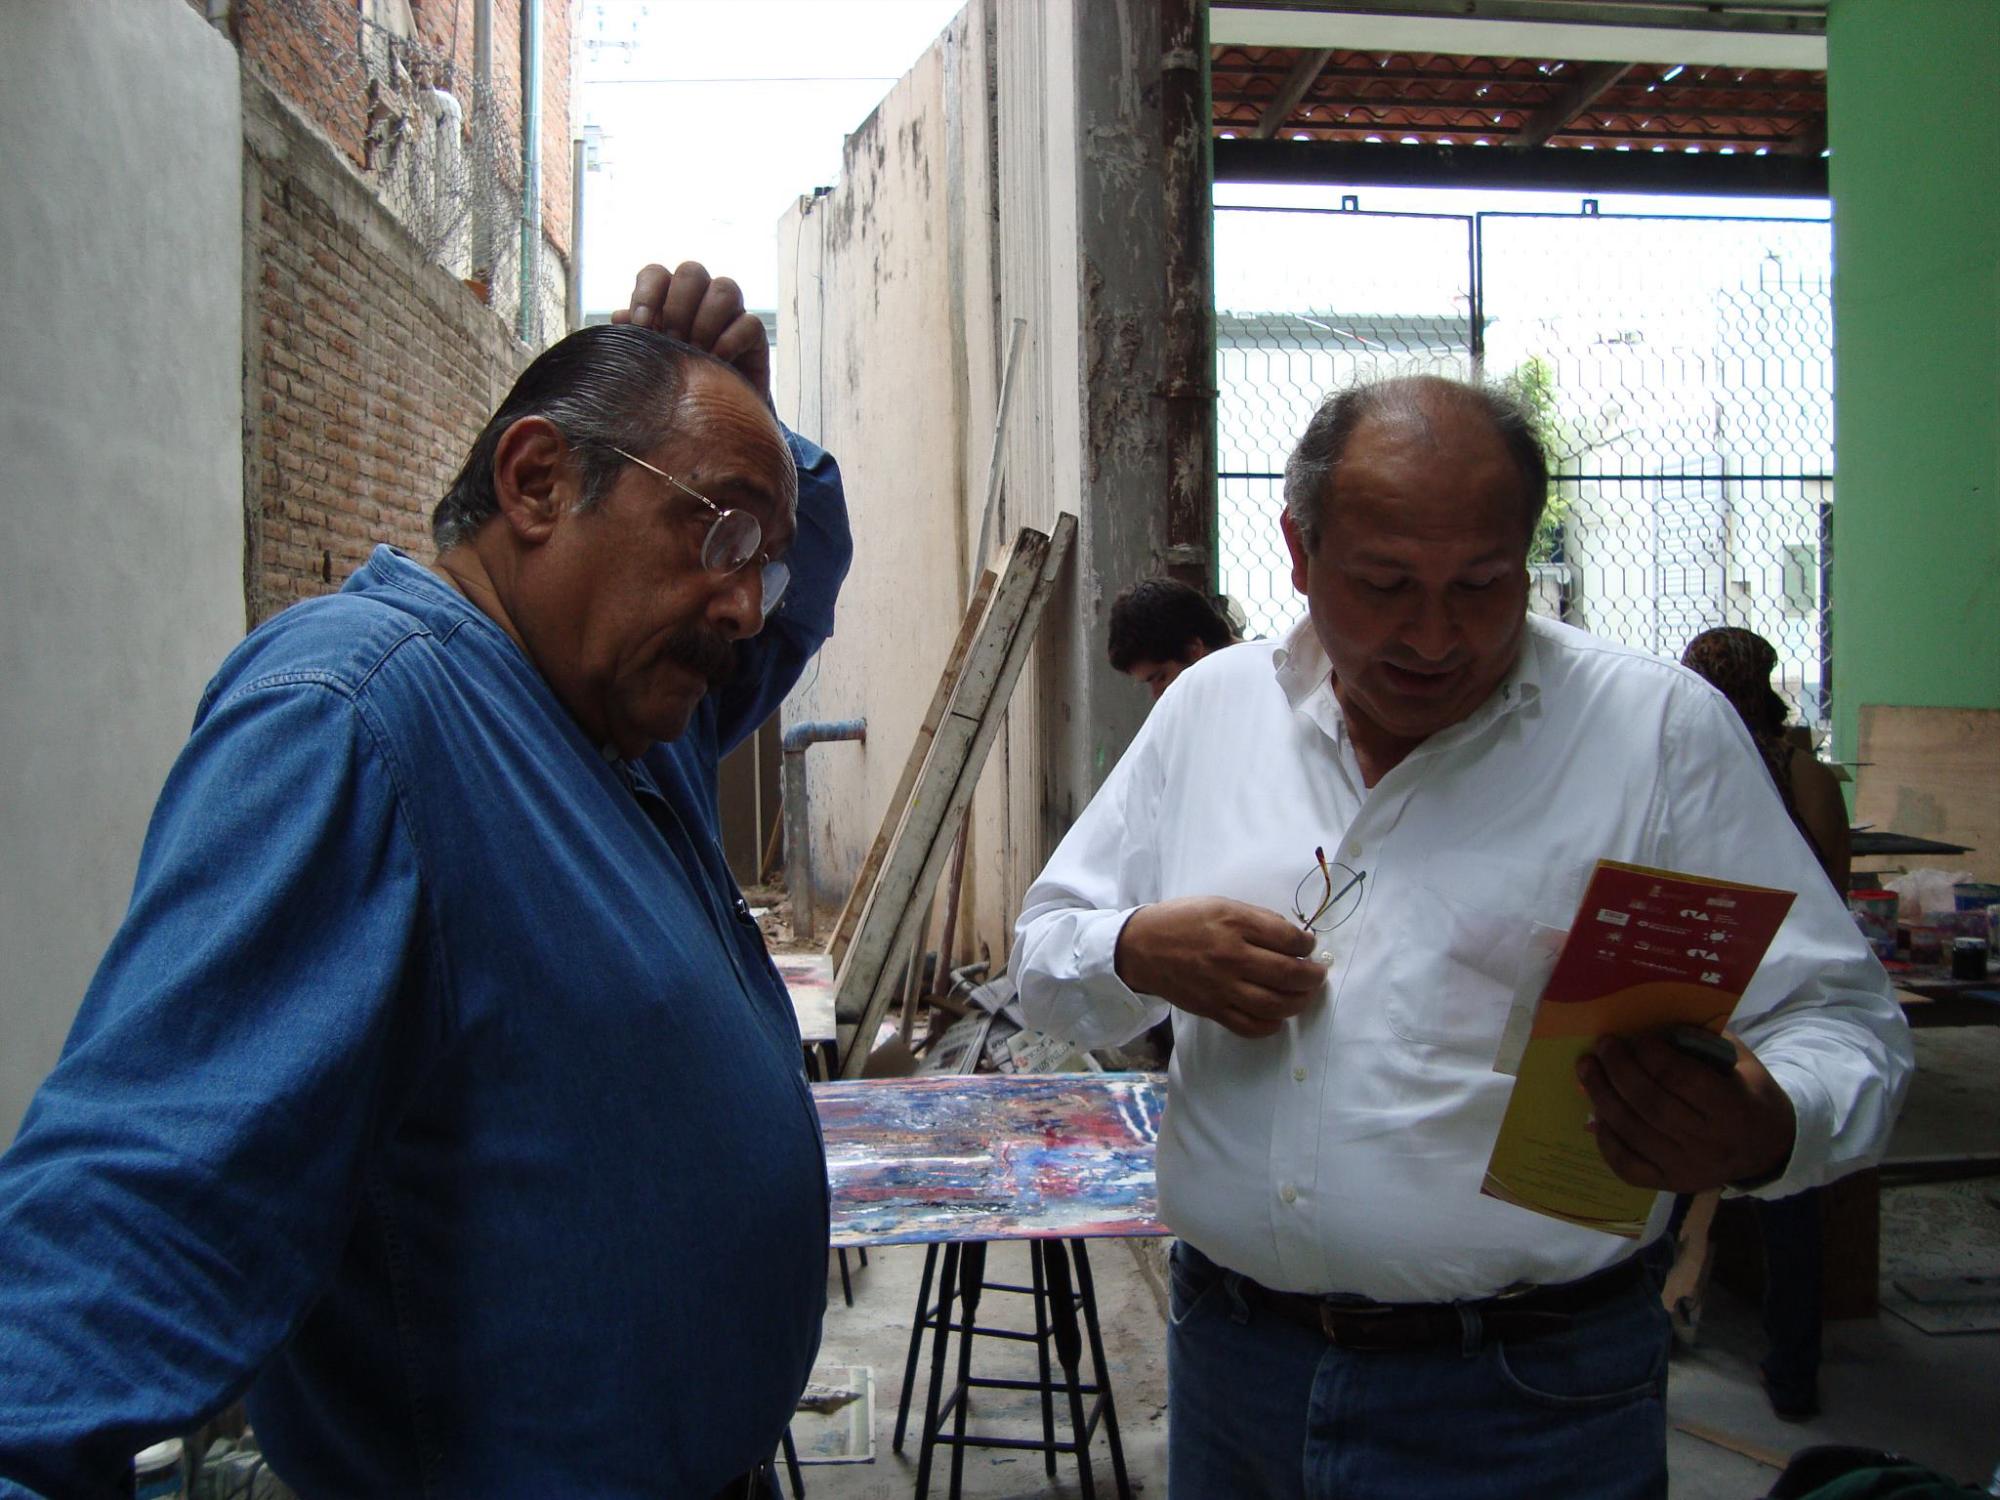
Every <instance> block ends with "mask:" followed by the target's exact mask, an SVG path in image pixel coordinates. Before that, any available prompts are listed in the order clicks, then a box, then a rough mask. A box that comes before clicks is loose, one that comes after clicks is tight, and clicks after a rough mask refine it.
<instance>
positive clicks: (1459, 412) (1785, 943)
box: [1012, 376, 1910, 1500]
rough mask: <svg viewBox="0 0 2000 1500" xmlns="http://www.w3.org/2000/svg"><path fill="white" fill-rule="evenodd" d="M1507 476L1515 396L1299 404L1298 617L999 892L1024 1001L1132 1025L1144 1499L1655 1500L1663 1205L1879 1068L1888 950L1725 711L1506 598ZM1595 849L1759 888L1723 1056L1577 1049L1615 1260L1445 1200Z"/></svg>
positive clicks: (1521, 501) (1141, 753) (1880, 1109)
mask: <svg viewBox="0 0 2000 1500" xmlns="http://www.w3.org/2000/svg"><path fill="white" fill-rule="evenodd" d="M1548 486H1549V478H1548V468H1547V462H1546V460H1545V459H1544V458H1543V456H1542V452H1541V449H1540V445H1539V443H1538V441H1537V438H1536V434H1535V431H1534V425H1533V422H1532V421H1531V420H1530V418H1529V416H1528V414H1527V413H1526V411H1525V410H1524V409H1523V408H1522V406H1521V405H1520V403H1519V402H1518V401H1515V400H1513V399H1511V398H1509V397H1507V396H1505V395H1503V394H1501V393H1497V392H1495V391H1493V390H1491V389H1490V388H1487V387H1483V386H1473V385H1467V384H1464V383H1461V382H1458V381H1452V380H1445V379H1441V378H1437V377H1432V376H1420V377H1414V378H1405V379H1397V380H1389V381H1383V382H1378V383H1373V384H1367V385H1362V386H1358V387H1355V388H1353V389H1350V390H1347V391H1343V392H1341V393H1340V394H1338V395H1336V396H1334V397H1333V398H1332V399H1330V400H1329V401H1328V402H1327V403H1326V404H1325V405H1324V406H1323V407H1321V409H1320V410H1319V412H1318V413H1317V414H1316V415H1315V416H1314V417H1313V418H1312V420H1311V422H1310V423H1309V424H1308V426H1307V428H1306V431H1305V434H1304V436H1303V437H1302V438H1301V439H1300V441H1299V444H1298V447H1297V449H1296V450H1295V451H1294V453H1293V455H1292V458H1291V461H1290V462H1289V464H1288V465H1287V466H1286V471H1285V509H1284V513H1283V515H1282V516H1281V517H1280V526H1281V528H1282V530H1283V534H1284V538H1285V544H1286V548H1287V550H1288V552H1289V553H1290V555H1291V561H1292V583H1293V586H1294V587H1295V588H1297V589H1298V591H1299V592H1300V593H1301V594H1302V595H1304V597H1305V601H1306V618H1305V619H1304V620H1302V621H1300V622H1299V624H1298V625H1297V626H1296V627H1294V628H1293V629H1292V630H1291V631H1290V632H1288V633H1287V634H1286V636H1285V637H1284V638H1283V639H1282V640H1280V641H1278V642H1275V643H1272V644H1271V645H1269V646H1265V647H1262V648H1253V647H1250V646H1243V647H1238V648H1236V649H1234V650H1231V651H1226V652H1223V653H1222V654H1221V655H1220V656H1218V657H1216V658H1215V659H1214V660H1212V661H1209V662H1204V663H1203V665H1202V667H1201V669H1200V670H1198V671H1194V672H1189V673H1187V674H1186V675H1185V676H1183V677H1182V678H1181V680H1180V682H1179V683H1178V685H1177V686H1176V687H1175V689H1174V691H1173V692H1171V693H1169V694H1167V696H1166V697H1165V698H1164V699H1162V700H1161V701H1160V703H1159V704H1158V705H1156V706H1155V708H1154V710H1153V712H1152V714H1151V715H1150V716H1149V717H1148V718H1147V720H1146V723H1145V725H1144V727H1143V728H1141V730H1140V731H1139V733H1138V735H1137V737H1136V738H1135V739H1134V740H1133V742H1132V744H1131V747H1130V748H1129V749H1128V750H1127V751H1126V752H1125V754H1124V756H1123V757H1122V758H1121V759H1120V760H1119V762H1118V765H1117V767H1116V768H1115V769H1114V770H1113V771H1112V773H1111V775H1110V776H1109V777H1108V778H1107V779H1106V781H1105V783H1104V785H1103V786H1102V788H1100V789H1099V791H1098V793H1097V795H1096V796H1095V797H1094V798H1092V800H1091V802H1090V805H1089V806H1088V807H1087V808H1085V809H1084V811H1083V813H1082V815H1081V816H1080V817H1079V818H1078V819H1077V821H1076V824H1075V826H1074V827H1072V828H1071V829H1070V831H1069V833H1068V835H1067V836H1066V837H1065V838H1064V839H1063V841H1062V844H1061V846H1060V847H1059V848H1058V849H1057V850H1056V853H1055V855H1054V857H1053V858H1052V859H1051V860H1050V861H1049V863H1048V865H1047V867H1046V868H1045V869H1044V870H1043V871H1042V873H1041V876H1040V877H1039V878H1038V879H1037V880H1036V882H1035V883H1034V885H1033V886H1032V887H1031V888H1030V889H1029V891H1028V893H1027V895H1026V897H1025V898H1024V899H1023V903H1022V912H1021V918H1020V922H1019V924H1018V926H1017V928H1016V933H1015V950H1014V955H1013V959H1012V969H1013V972H1014V973H1015V974H1016V975H1017V976H1018V978H1019V981H1020V993H1021V1006H1022V1009H1023V1011H1024V1012H1025V1013H1026V1017H1027V1020H1028V1024H1029V1025H1031V1026H1034V1027H1037V1028H1039V1029H1041V1030H1044V1031H1049V1032H1052V1033H1054V1034H1056V1035H1059V1036H1063V1037H1067V1038H1068V1039H1070V1040H1071V1041H1074V1042H1077V1043H1079V1044H1081V1045H1084V1046H1116V1045H1119V1044H1120V1043H1122V1042H1123V1041H1124V1040H1125V1039H1126V1038H1128V1037H1131V1036H1133V1035H1135V1034H1137V1033H1138V1032H1139V1031H1141V1030H1143V1029H1145V1028H1146V1027H1148V1026H1150V1025H1153V1024H1154V1023H1155V1022H1157V1021H1158V1020H1159V1019H1160V1018H1161V1017H1163V1016H1171V1017H1172V1020H1173V1026H1174V1036H1175V1045H1174V1058H1173V1068H1172V1071H1171V1073H1170V1075H1169V1083H1168V1101H1167V1109H1166V1114H1165V1116H1164V1117H1163V1119H1162V1122H1161V1127H1160V1140H1159V1153H1158V1174H1159V1191H1160V1211H1161V1216H1162V1218H1163V1219H1164V1220H1165V1221H1166V1223H1167V1224H1168V1225H1169V1226H1170V1227H1171V1228H1172V1229H1173V1231H1174V1233H1175V1234H1176V1235H1178V1236H1179V1243H1178V1244H1177V1245H1176V1246H1175V1247H1174V1251H1173V1255H1172V1260H1171V1273H1172V1274H1171V1281H1172V1286H1171V1310H1170V1317H1169V1324H1170V1326H1169V1330H1168V1334H1167V1361H1168V1392H1169V1400H1170V1410H1169V1414H1168V1421H1169V1427H1168V1434H1167V1452H1168V1459H1167V1464H1168V1488H1169V1490H1170V1491H1171V1493H1172V1494H1173V1496H1174V1500H1304V1497H1311V1500H1331V1497H1334V1496H1343V1497H1346V1496H1364V1495H1365V1496H1390V1495H1426V1496H1428V1495H1438V1496H1458V1495H1479V1496H1482V1497H1485V1500H1529V1497H1534V1500H1541V1497H1543V1496H1548V1495H1565V1496H1588V1497H1590V1500H1625V1497H1630V1500H1639V1497H1656V1496H1660V1495H1664V1494H1665V1492H1666V1483H1667V1472H1666V1420H1665V1388H1666V1364H1667V1346H1668V1322H1667V1315H1666V1312H1665V1310H1664V1308H1663V1307H1662V1306H1661V1303H1660V1287H1659V1282H1658V1276H1657V1270H1658V1261H1659V1260H1660V1258H1661V1256H1660V1253H1659V1252H1660V1251H1662V1250H1664V1249H1665V1246H1664V1244H1663V1243H1662V1240H1661V1236H1662V1235H1663V1232H1664V1230H1665V1228H1666V1220H1667V1216H1668V1212H1669V1208H1670V1204H1671V1195H1672V1194H1674V1193H1680V1192H1695V1191H1701V1190H1703V1189H1707V1188H1712V1187H1720V1186H1722V1185H1724V1184H1734V1185H1735V1186H1737V1187H1739V1188H1741V1189H1743V1190H1744V1191H1746V1192H1751V1193H1756V1194H1762V1195H1766V1196H1781V1195H1785V1194H1789V1193H1794V1192H1797V1191H1799V1190H1800V1189H1802V1188H1805V1187H1810V1186H1812V1185H1814V1184H1815V1183H1818V1182H1822V1181H1825V1180H1827V1179H1828V1178H1830V1177H1832V1176H1834V1175H1837V1174H1838V1173H1840V1172H1842V1171H1845V1170H1850V1169H1852V1168H1854V1167H1856V1166H1861V1165H1865V1164H1866V1163H1867V1162H1868V1161H1869V1160H1871V1159H1872V1158H1873V1157H1875V1156H1876V1155H1878V1154H1879V1153H1880V1151H1881V1150H1882V1147H1883V1145H1884V1143H1885V1142H1886V1140H1887V1137H1888V1131H1889V1126H1890V1124H1891V1123H1892V1122H1893V1120H1894V1118H1895V1110H1896V1105H1897V1102H1898V1100H1899V1099H1900V1098H1901V1095H1902V1091H1903V1088H1904V1085H1905V1083H1906V1081H1907V1079H1908V1077H1909V1072H1910V1042H1909V1035H1908V1030H1907V1027H1906V1025H1905V1023H1904V1021H1903V1018H1902V1015H1901V1013H1900V1011H1899V1009H1898V1007H1897V1005H1896V1003H1895V1000H1894V999H1893V997H1892V996H1891V994H1890V991H1889V986H1888V977H1887V975H1885V974H1884V973H1883V971H1882V966H1881V965H1880V964H1879V963H1877V962H1876V961H1875V959H1874V956H1873V955H1872V954H1871V953H1870V952H1869V951H1868V949H1867V947H1866V945H1865V944H1864V943H1863V942H1862V940H1861V936H1860V934H1859V933H1858V932H1857V931H1856V930H1855V927H1854V923H1853V922H1852V921H1851V920H1850V919H1849V917H1848V915H1847V911H1846V907H1845V904H1844V903H1843V902H1842V901H1840V900H1839V899H1838V898H1837V897H1836V896H1835V895H1834V893H1833V892H1832V891H1831V890H1830V889H1829V888H1828V887H1827V884H1826V882H1825V881H1824V880H1822V879H1821V878H1820V876H1819V874H1818V871H1817V869H1816V867H1815V866H1814V863H1813V860H1812V856H1811V854H1810V853H1809V852H1808V851H1807V850H1806V848H1805V846H1804V845H1803V844H1802V843H1801V842H1800V841H1799V839H1798V838H1797V837H1796V835H1795V834H1794V833H1793V832H1792V829H1791V825H1790V823H1789V822H1788V820H1787V819H1786V816H1785V813H1784V810H1783V809H1782V808H1781V807H1780V806H1779V804H1778V799H1777V798H1776V797H1774V796H1772V795H1771V791H1770V787H1769V785H1768V782H1767V778H1766V777H1765V775H1764V773H1763V771H1762V770H1761V769H1760V768H1759V767H1758V765H1757V764H1756V761H1755V758H1754V756H1753V754H1752V752H1751V749H1750V746H1749V744H1748V743H1747V742H1746V741H1745V739H1744V736H1743V731H1742V729H1741V727H1740V726H1739V725H1738V724H1737V723H1736V719H1735V715H1733V714H1732V713H1731V712H1730V711H1729V708H1728V707H1727V705H1725V704H1724V703H1723V702H1722V700H1721V699H1720V698H1719V697H1717V695H1716V694H1714V693H1713V692H1711V691H1709V690H1708V689H1707V688H1706V687H1705V686H1703V685H1702V684H1701V683H1700V682H1698V681H1696V680H1695V678H1694V677H1693V676H1692V675H1691V674H1689V673H1687V672H1685V671H1683V670H1682V669H1681V668H1680V667H1678V666H1675V665H1673V664H1672V663H1669V662H1663V661H1660V660H1659V659H1657V658H1655V657H1652V656H1649V655H1646V654H1644V653H1642V652H1639V651H1634V650H1629V649H1627V648H1625V647H1622V646H1618V645H1614V644H1612V643H1611V642H1608V641H1602V640H1597V639H1595V638H1593V637H1591V636H1588V635H1586V634H1584V633H1583V632H1582V631H1580V630H1575V629H1571V628H1570V627H1568V626H1565V625H1561V624H1558V623H1556V622H1554V621H1550V620H1545V619H1541V618H1538V617H1534V616H1531V615H1530V614H1529V613H1528V609H1527V604H1528V572H1527V554H1528V548H1529V545H1530V541H1531V538H1532V537H1533V534H1534V530H1535V526H1536V523H1537V520H1538V518H1539V516H1540V514H1541V510H1542V507H1543V504H1544V502H1545V501H1546V499H1547V495H1548ZM1601 859H1611V860H1618V861H1622V862H1624V863H1627V864H1637V865H1646V866H1650V867H1654V868H1663V869H1679V870H1689V871H1694V872H1697V873H1699V874H1701V875H1704V876H1709V877H1715V878H1720V879H1725V880H1734V881H1741V882H1743V883H1745V884H1753V885H1764V886H1777V887H1783V888H1785V889H1790V890H1796V891H1798V892H1799V893H1800V894H1799V896H1798V898H1797V900H1796V901H1794V902H1793V904H1792V907H1791V910H1790V912H1789V914H1788V915H1787V917H1786V919H1785V922H1784V925H1783V927H1782V928H1781V929H1780V931H1779V933H1778V935H1777V937H1776V939H1775V940H1774V941H1773V943H1772V945H1771V947H1770V950H1769V952H1768V954H1767V956H1766V958H1765V961H1764V963H1763V964H1762V966H1761V967H1760V968H1759V970H1758V972H1757V975H1756V977H1755V979H1754V980H1753V981H1752V983H1751V984H1750V987H1749V989H1748V990H1747V991H1746V993H1745V994H1744V996H1743V999H1742V1001H1741V1003H1740V1004H1739V1005H1738V1007H1737V1011H1736V1014H1735V1017H1734V1019H1733V1026H1734V1036H1735V1042H1734V1062H1733V1066H1731V1067H1730V1068H1729V1069H1727V1070H1726V1071H1725V1070H1722V1069H1719V1068H1717V1067H1714V1066H1713V1065H1711V1064H1710V1063H1707V1062H1698V1061H1695V1060H1693V1059H1692V1058H1690V1057H1688V1056H1687V1055H1685V1054H1684V1053H1683V1052H1681V1051H1680V1050H1679V1049H1678V1048H1676V1047H1675V1046H1673V1045H1672V1044H1671V1043H1670V1042H1669V1041H1668V1040H1667V1039H1666V1038H1665V1037H1663V1036H1660V1035H1658V1034H1653V1033H1648V1034H1644V1035H1636V1036H1630V1037H1605V1038H1602V1039H1600V1040H1599V1041H1598V1042H1597V1043H1596V1044H1595V1045H1594V1046H1593V1047H1592V1048H1591V1050H1589V1051H1588V1052H1586V1053H1584V1054H1583V1056H1582V1057H1581V1058H1580V1059H1579V1060H1578V1066H1577V1083H1578V1086H1579V1087H1580V1088H1582V1089H1583V1091H1584V1092H1585V1093H1586V1094H1587V1095H1588V1096H1589V1098H1590V1101H1591V1109H1592V1111H1593V1114H1594V1122H1593V1130H1594V1134H1595V1139H1596V1142H1597V1148H1598V1151H1599V1154H1600V1155H1601V1156H1602V1157H1603V1159H1604V1161H1605V1162H1606V1163H1607V1164H1608V1165H1609V1167H1610V1168H1611V1169H1612V1170H1613V1171H1614V1172H1616V1173H1617V1174H1618V1175H1619V1176H1620V1177H1622V1178H1623V1179H1624V1180H1626V1181H1628V1182H1632V1183H1636V1184H1638V1185H1640V1186H1643V1187H1648V1188H1654V1189H1659V1190H1661V1192H1660V1196H1659V1198H1658V1199H1657V1206H1656V1207H1655V1209H1654V1212H1653V1214H1652V1216H1651V1217H1650V1219H1649V1221H1648V1224H1647V1226H1646V1230H1645V1232H1644V1234H1643V1235H1642V1236H1641V1239H1640V1241H1639V1242H1638V1243H1636V1244H1635V1243H1634V1242H1633V1241H1631V1240H1627V1239H1622V1238H1619V1237H1617V1236H1615V1235H1610V1234H1604V1233H1599V1232H1597V1231H1595V1230H1592V1229H1588V1228H1583V1227H1580V1226H1577V1225H1573V1224H1567V1223H1563V1222H1560V1221H1558V1220H1556V1219H1553V1218H1548V1217H1544V1216H1542V1215H1539V1214H1535V1213H1531V1212H1529V1211H1528V1210H1526V1209H1523V1208H1518V1207H1515V1206H1513V1205H1511V1204H1508V1203H1505V1202H1502V1201H1501V1200H1499V1199H1498V1198H1494V1197H1489V1196H1486V1195H1484V1194H1483V1193H1482V1192H1481V1185H1482V1181H1483V1177H1484V1173H1485V1168H1486V1164H1487V1161H1488V1158H1489V1156H1490V1155H1491V1151H1492V1147H1493V1141H1494V1136H1495V1133H1496V1131H1497V1130H1498V1127H1499V1123H1500V1119H1501V1115H1502V1113H1503V1112H1504V1110H1505V1108H1506V1105H1507V1099H1508V1095H1509V1091H1510V1090H1511V1088H1512V1080H1511V1079H1510V1078H1509V1077H1507V1076H1505V1075H1503V1074H1500V1073H1496V1072H1495V1071H1494V1070H1493V1063H1494V1058H1495V1056H1496V1054H1497V1052H1498V1050H1499V1047H1500V1043H1501V1040H1502V1037H1503V1035H1504V1034H1505V1031H1506V1027H1507V1022H1508V1018H1509V1016H1510V1015H1511V1014H1512V1011H1513V1007H1514V1003H1515V999H1516V994H1517V991H1518V990H1520V989H1521V988H1522V987H1523V986H1524V985H1531V984H1532V983H1533V981H1534V979H1535V975H1536V969H1535V967H1534V965H1533V961H1532V955H1533V953H1534V951H1535V945H1534V942H1533V933H1534V930H1535V929H1536V927H1538V926H1539V927H1543V928H1554V929H1557V930H1560V929H1562V928H1564V927H1567V926H1568V925H1569V923H1570V921H1571V919H1572V917H1573V915H1574V913H1575V911H1576V907H1577V903H1578V901H1579V900H1580V899H1581V897H1582V894H1583V891H1584V888H1585V882H1586V881H1587V879H1588V877H1589V875H1590V873H1591V871H1592V869H1593V868H1594V867H1595V865H1596V863H1597V862H1598V861H1599V860H1601Z"/></svg>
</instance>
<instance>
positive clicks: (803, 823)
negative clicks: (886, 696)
mask: <svg viewBox="0 0 2000 1500" xmlns="http://www.w3.org/2000/svg"><path fill="white" fill-rule="evenodd" d="M867 738H868V721H867V720H866V719H834V720H828V721H820V722H809V723H805V724H794V725H793V726H792V727H791V728H790V729H787V730H786V731H785V733H784V737H783V738H782V739H781V740H779V742H778V748H779V751H780V755H781V758H782V760H783V763H784V790H783V792H782V793H781V797H782V806H783V811H784V818H785V891H786V893H787V894H788V895H790V897H791V898H792V936H793V937H795V938H810V937H811V936H812V935H813V898H812V820H811V819H810V818H809V817H808V816H807V808H806V750H807V748H808V747H809V746H812V745H823V744H826V743H827V742H828V741H830V740H866V739H867Z"/></svg>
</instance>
